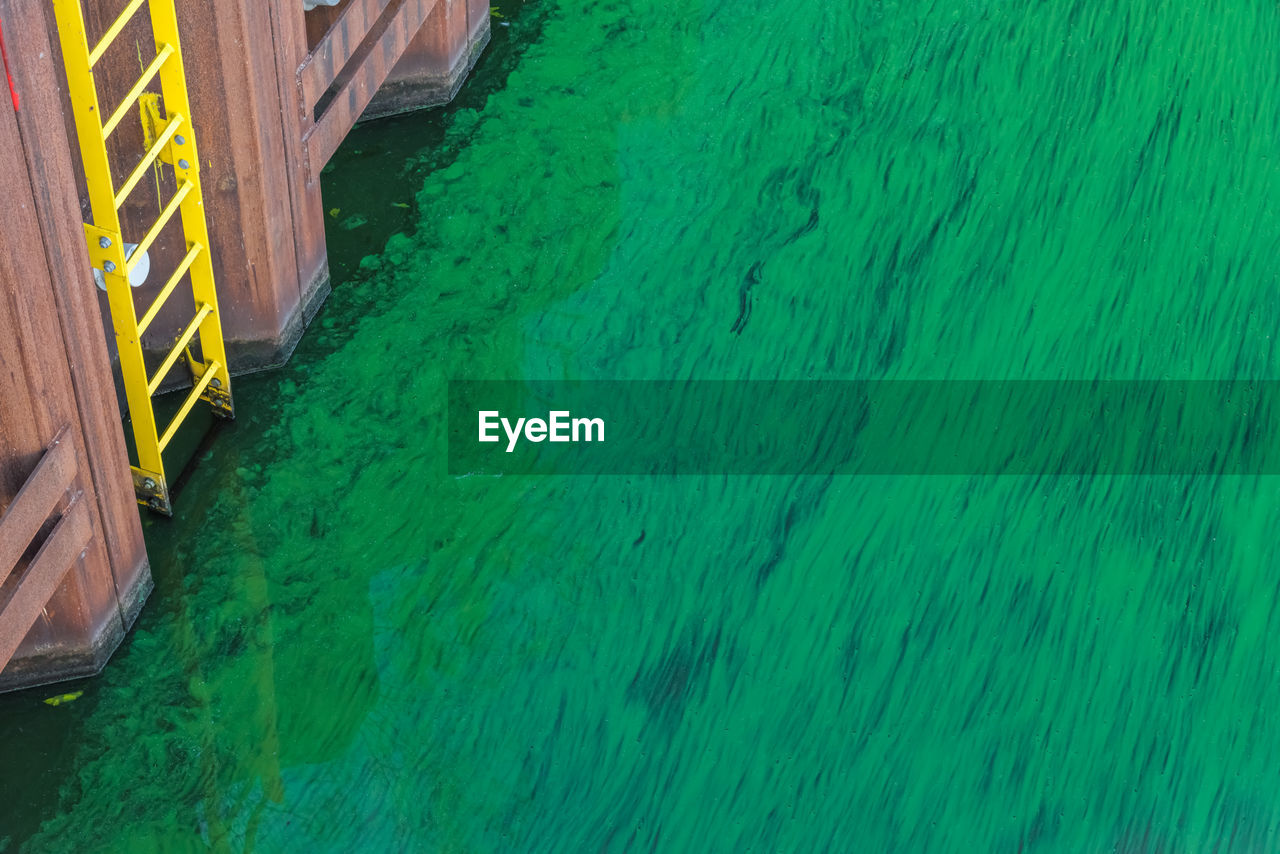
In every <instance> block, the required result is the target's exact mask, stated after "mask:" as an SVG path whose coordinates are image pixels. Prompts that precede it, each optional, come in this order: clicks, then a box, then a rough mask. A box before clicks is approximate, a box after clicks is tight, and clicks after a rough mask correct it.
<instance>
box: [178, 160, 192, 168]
mask: <svg viewBox="0 0 1280 854" xmlns="http://www.w3.org/2000/svg"><path fill="white" fill-rule="evenodd" d="M178 165H179V166H180V167H182V168H183V169H190V168H191V164H190V163H188V162H187V161H185V160H179V161H178Z"/></svg>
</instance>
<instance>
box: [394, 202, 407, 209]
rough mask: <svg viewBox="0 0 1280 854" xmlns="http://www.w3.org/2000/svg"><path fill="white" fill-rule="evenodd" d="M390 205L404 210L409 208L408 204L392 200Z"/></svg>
mask: <svg viewBox="0 0 1280 854" xmlns="http://www.w3.org/2000/svg"><path fill="white" fill-rule="evenodd" d="M391 207H393V208H404V209H405V210H408V209H409V206H408V205H406V204H405V203H404V202H392V203H391Z"/></svg>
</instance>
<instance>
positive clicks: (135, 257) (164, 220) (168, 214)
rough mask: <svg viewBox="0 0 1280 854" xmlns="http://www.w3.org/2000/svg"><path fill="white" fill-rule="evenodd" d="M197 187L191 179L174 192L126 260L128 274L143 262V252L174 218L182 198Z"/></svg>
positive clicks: (125, 267)
mask: <svg viewBox="0 0 1280 854" xmlns="http://www.w3.org/2000/svg"><path fill="white" fill-rule="evenodd" d="M195 188H196V186H195V184H192V183H191V182H190V181H183V182H182V186H181V187H179V188H178V192H176V193H174V194H173V198H171V199H169V203H168V204H167V205H165V206H164V210H162V211H160V216H158V217H156V221H155V222H153V223H152V224H151V228H149V229H147V233H146V234H145V235H143V237H142V240H140V241H138V248H137V249H135V250H133V254H131V255H130V256H129V260H127V261H125V263H124V270H125V275H126V276H127V275H129V274H130V273H132V272H133V268H134V267H136V266H137V265H138V264H140V263H142V256H143V254H144V253H145V252H146V251H147V250H148V249H150V248H151V244H152V243H155V241H156V238H157V237H159V236H160V232H161V231H163V230H164V227H165V226H166V225H168V224H169V220H171V219H173V214H174V212H175V211H177V210H178V208H179V207H180V206H181V205H182V200H183V199H185V198H186V197H187V194H188V193H190V192H191V191H192V190H194V189H195Z"/></svg>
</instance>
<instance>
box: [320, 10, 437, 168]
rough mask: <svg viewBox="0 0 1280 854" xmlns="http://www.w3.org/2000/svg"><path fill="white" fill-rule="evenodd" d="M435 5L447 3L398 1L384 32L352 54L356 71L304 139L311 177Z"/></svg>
mask: <svg viewBox="0 0 1280 854" xmlns="http://www.w3.org/2000/svg"><path fill="white" fill-rule="evenodd" d="M437 2H447V0H402V5H401V6H400V8H399V9H398V10H397V11H396V12H395V14H394V16H392V17H391V19H390V20H389V21H387V22H386V26H385V29H383V30H382V31H381V32H380V33H370V40H369V41H366V42H365V43H364V44H363V45H361V47H360V49H359V50H357V51H356V53H355V55H354V56H353V57H352V60H351V61H352V64H358V67H357V69H356V70H355V71H354V73H352V74H351V76H350V77H349V78H348V79H346V80H345V81H344V82H343V83H342V85H341V88H340V89H339V90H338V91H337V93H336V94H335V95H334V98H333V101H332V102H331V103H330V104H329V106H328V108H327V109H326V110H325V112H324V115H323V116H321V117H320V119H319V121H317V122H316V124H315V126H314V127H312V128H311V129H310V130H308V131H307V133H306V136H305V137H304V142H305V143H306V146H307V157H308V161H309V163H310V167H311V170H312V174H313V175H318V173H319V170H320V169H321V168H322V167H323V166H324V164H325V163H326V162H328V160H329V158H330V157H332V156H333V152H335V151H337V150H338V146H339V145H340V144H341V143H342V140H343V139H344V138H345V137H346V135H347V133H348V132H349V131H350V130H351V127H352V126H353V125H354V124H355V123H356V120H357V119H359V118H360V114H361V113H362V112H364V108H365V107H366V106H368V104H369V101H370V100H372V98H373V96H374V93H376V92H377V90H378V87H379V86H381V85H382V81H384V80H386V79H387V74H388V73H390V71H391V68H392V66H393V65H395V63H396V60H397V59H399V58H400V56H401V54H403V53H404V50H405V48H406V47H407V46H408V45H409V42H411V41H412V40H413V37H414V35H415V34H416V33H417V32H418V30H420V29H421V28H422V25H423V24H424V23H425V22H426V20H427V16H428V15H429V14H430V12H431V10H432V8H433V7H435V6H436V4H437ZM344 76H345V72H344Z"/></svg>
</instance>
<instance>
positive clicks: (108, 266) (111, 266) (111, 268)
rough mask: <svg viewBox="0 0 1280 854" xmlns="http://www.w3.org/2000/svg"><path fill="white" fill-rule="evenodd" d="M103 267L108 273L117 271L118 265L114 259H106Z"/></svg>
mask: <svg viewBox="0 0 1280 854" xmlns="http://www.w3.org/2000/svg"><path fill="white" fill-rule="evenodd" d="M102 269H104V270H106V271H107V272H108V273H114V272H115V271H116V265H115V262H114V261H104V262H103V263H102Z"/></svg>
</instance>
